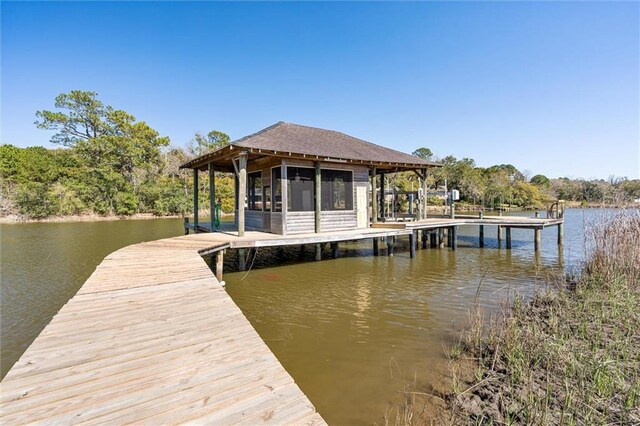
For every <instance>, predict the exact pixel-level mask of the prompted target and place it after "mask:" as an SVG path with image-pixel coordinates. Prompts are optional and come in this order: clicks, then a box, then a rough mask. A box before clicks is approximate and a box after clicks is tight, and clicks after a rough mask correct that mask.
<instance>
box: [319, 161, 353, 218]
mask: <svg viewBox="0 0 640 426" xmlns="http://www.w3.org/2000/svg"><path fill="white" fill-rule="evenodd" d="M320 176H321V179H322V186H321V191H322V198H321V200H322V210H324V211H326V210H353V172H351V171H348V170H324V169H323V170H322V171H321V175H320Z"/></svg>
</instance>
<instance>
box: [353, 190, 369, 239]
mask: <svg viewBox="0 0 640 426" xmlns="http://www.w3.org/2000/svg"><path fill="white" fill-rule="evenodd" d="M356 207H357V210H356V214H357V219H358V228H359V229H360V228H368V227H369V214H368V210H369V203H367V187H366V186H358V187H356Z"/></svg>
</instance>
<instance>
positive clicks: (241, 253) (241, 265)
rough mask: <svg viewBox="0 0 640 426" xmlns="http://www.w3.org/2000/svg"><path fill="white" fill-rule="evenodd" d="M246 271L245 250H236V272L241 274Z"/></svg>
mask: <svg viewBox="0 0 640 426" xmlns="http://www.w3.org/2000/svg"><path fill="white" fill-rule="evenodd" d="M246 269H247V250H245V249H242V248H241V249H238V271H240V272H243V271H245V270H246Z"/></svg>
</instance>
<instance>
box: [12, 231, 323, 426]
mask: <svg viewBox="0 0 640 426" xmlns="http://www.w3.org/2000/svg"><path fill="white" fill-rule="evenodd" d="M204 236H206V237H208V238H203V235H202V234H200V235H189V236H184V237H178V238H171V239H165V240H159V241H156V242H149V243H141V244H136V245H133V246H129V247H125V248H123V249H121V250H118V251H116V252H114V253H112V254H111V255H109V256H108V257H107V258H105V259H104V261H103V262H102V263H101V264H100V265H99V266H98V267H97V269H96V270H95V272H94V273H93V274H92V275H91V277H90V278H89V279H88V280H87V281H86V283H85V284H84V285H83V286H82V288H81V289H80V290H79V291H78V293H77V294H76V296H74V297H73V298H72V299H71V300H70V301H69V302H68V303H67V304H66V305H65V306H64V307H63V308H62V309H61V310H60V311H59V312H58V314H57V315H56V316H55V317H54V318H53V319H52V320H51V322H50V324H49V325H48V326H47V327H46V328H45V329H44V330H43V331H42V333H41V334H40V335H39V336H38V337H37V338H36V340H35V341H34V342H33V343H32V345H31V346H30V347H29V348H28V349H27V351H26V352H25V353H24V354H23V356H22V357H21V358H20V360H19V361H18V362H17V363H16V364H15V365H14V366H13V368H12V369H11V371H9V373H8V374H7V376H6V377H5V378H4V380H3V381H2V384H1V388H2V399H1V406H0V410H1V413H2V414H1V415H2V417H1V418H2V423H3V424H25V423H39V422H44V423H55V424H71V423H88V424H97V423H102V424H105V423H106V424H123V423H143V424H154V425H157V424H176V423H198V424H204V423H206V424H222V425H226V424H250V425H254V424H308V425H312V424H313V425H315V424H324V421H323V419H322V418H321V416H320V415H319V414H318V413H316V411H315V408H314V407H313V405H312V404H311V402H310V401H309V400H308V399H307V397H306V396H305V395H304V394H303V393H302V391H301V390H300V388H298V386H297V385H296V384H295V382H294V380H293V379H292V378H291V376H290V375H289V374H288V373H287V372H286V371H285V369H284V368H283V367H282V365H281V364H280V363H279V362H278V360H277V359H276V357H275V356H274V355H273V354H272V353H271V351H270V350H269V348H268V347H267V346H266V345H265V343H264V342H263V341H262V339H261V338H260V337H259V336H258V334H257V333H256V331H255V330H254V329H253V327H252V326H251V324H250V323H249V321H248V320H247V319H246V318H245V317H244V315H243V314H242V312H241V311H240V309H239V308H238V307H237V306H236V305H235V304H234V303H233V301H232V300H231V298H230V297H229V296H228V295H227V293H226V292H225V290H224V289H223V288H222V286H221V285H220V283H219V282H218V281H217V279H216V278H215V277H214V276H213V275H212V273H211V271H210V270H209V267H208V266H207V265H206V263H205V261H204V260H203V258H202V257H201V256H200V254H199V251H202V250H210V251H211V250H215V249H216V248H223V247H225V246H226V245H228V240H229V239H231V237H229V236H226V235H224V234H208V235H204Z"/></svg>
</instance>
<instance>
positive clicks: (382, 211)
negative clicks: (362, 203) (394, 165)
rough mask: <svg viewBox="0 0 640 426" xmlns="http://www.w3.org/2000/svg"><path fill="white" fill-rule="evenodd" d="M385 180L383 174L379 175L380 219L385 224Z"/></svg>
mask: <svg viewBox="0 0 640 426" xmlns="http://www.w3.org/2000/svg"><path fill="white" fill-rule="evenodd" d="M384 181H385V178H384V173H380V218H381V219H382V221H383V222H386V214H385V208H386V206H385V194H384V192H385V186H384V185H385V182H384Z"/></svg>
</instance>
